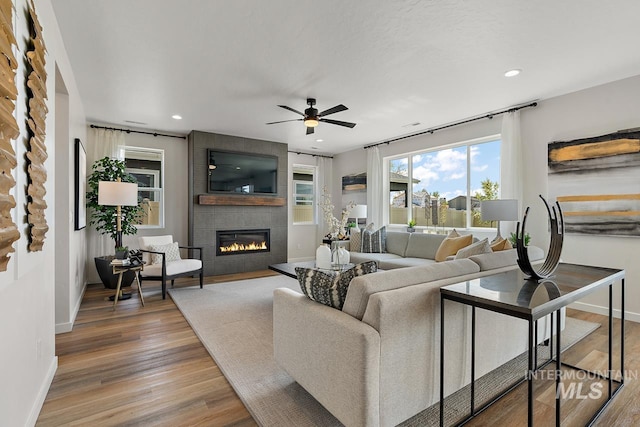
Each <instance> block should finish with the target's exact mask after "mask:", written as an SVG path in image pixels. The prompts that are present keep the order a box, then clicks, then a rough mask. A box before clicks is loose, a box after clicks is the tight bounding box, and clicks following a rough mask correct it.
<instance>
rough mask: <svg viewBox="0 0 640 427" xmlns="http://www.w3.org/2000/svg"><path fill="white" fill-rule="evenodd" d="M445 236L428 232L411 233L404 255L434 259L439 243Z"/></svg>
mask: <svg viewBox="0 0 640 427" xmlns="http://www.w3.org/2000/svg"><path fill="white" fill-rule="evenodd" d="M446 237H447V236H444V235H442V234H430V233H411V237H409V242H408V243H407V251H406V253H405V254H404V255H405V256H406V257H412V258H429V259H435V257H436V252H437V251H438V248H439V247H440V244H441V243H442V241H443V240H444V239H445V238H446Z"/></svg>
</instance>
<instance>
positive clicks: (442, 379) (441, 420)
mask: <svg viewBox="0 0 640 427" xmlns="http://www.w3.org/2000/svg"><path fill="white" fill-rule="evenodd" d="M443 426H444V298H442V296H441V297H440V427H443Z"/></svg>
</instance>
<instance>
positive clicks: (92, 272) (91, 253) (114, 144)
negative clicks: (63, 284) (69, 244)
mask: <svg viewBox="0 0 640 427" xmlns="http://www.w3.org/2000/svg"><path fill="white" fill-rule="evenodd" d="M88 138H89V144H90V145H91V146H93V150H91V154H92V155H91V156H90V157H89V159H88V164H87V174H90V173H91V172H92V171H93V169H92V166H93V163H94V162H95V161H96V160H100V159H102V158H103V157H105V156H106V157H111V158H113V159H118V160H124V147H125V139H124V132H120V131H112V130H106V129H89V133H88ZM88 214H91V212H90V211H89V212H88ZM114 244H115V242H114V241H113V239H112V238H111V237H110V236H105V235H102V234H98V232H97V231H96V229H95V228H94V226H92V225H87V254H88V256H87V261H86V262H87V264H86V268H85V271H87V281H88V283H100V277H99V276H98V272H97V270H96V267H95V262H94V260H93V259H94V258H95V257H98V256H103V255H113V254H114V253H115V247H114Z"/></svg>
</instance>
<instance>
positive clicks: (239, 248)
mask: <svg viewBox="0 0 640 427" xmlns="http://www.w3.org/2000/svg"><path fill="white" fill-rule="evenodd" d="M266 249H267V242H264V241H263V242H260V243H256V242H251V243H248V244H246V245H245V244H244V243H232V244H230V245H227V246H220V252H245V251H262V250H266Z"/></svg>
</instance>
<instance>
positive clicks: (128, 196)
mask: <svg viewBox="0 0 640 427" xmlns="http://www.w3.org/2000/svg"><path fill="white" fill-rule="evenodd" d="M98 204H99V205H103V206H115V207H116V238H115V240H116V248H118V247H121V246H122V209H121V206H137V205H138V184H137V183H132V182H121V181H120V178H118V180H117V181H100V182H99V183H98Z"/></svg>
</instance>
